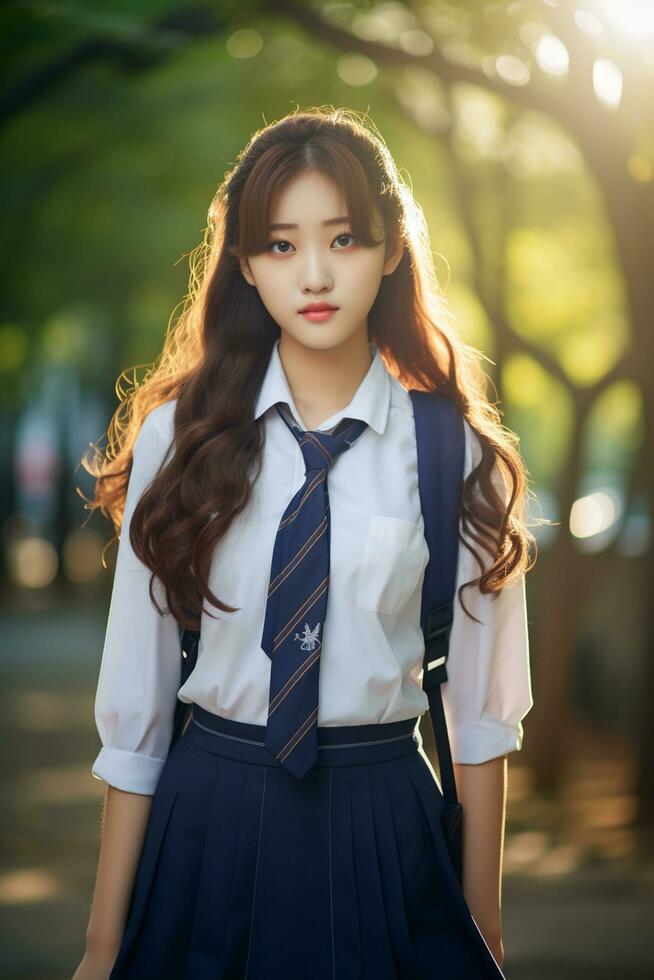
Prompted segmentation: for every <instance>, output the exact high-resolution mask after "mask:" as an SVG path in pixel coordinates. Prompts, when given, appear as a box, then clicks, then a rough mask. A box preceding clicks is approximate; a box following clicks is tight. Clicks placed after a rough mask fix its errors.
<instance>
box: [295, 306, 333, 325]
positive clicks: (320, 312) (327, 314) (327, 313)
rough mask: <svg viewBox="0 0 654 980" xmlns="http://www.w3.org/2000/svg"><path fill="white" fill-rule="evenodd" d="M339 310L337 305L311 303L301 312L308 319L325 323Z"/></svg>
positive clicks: (312, 321)
mask: <svg viewBox="0 0 654 980" xmlns="http://www.w3.org/2000/svg"><path fill="white" fill-rule="evenodd" d="M337 310H338V307H337V306H330V304H329V303H310V304H309V305H308V306H305V308H304V309H303V310H300V313H301V314H302V316H303V317H304V318H305V319H306V320H310V321H311V323H324V322H325V321H326V320H329V319H330V318H331V317H332V316H333V315H334V313H336V311H337Z"/></svg>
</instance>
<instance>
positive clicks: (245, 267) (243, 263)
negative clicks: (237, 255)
mask: <svg viewBox="0 0 654 980" xmlns="http://www.w3.org/2000/svg"><path fill="white" fill-rule="evenodd" d="M239 265H240V267H241V272H242V273H243V278H244V279H245V280H246V282H248V283H249V284H250V285H251V286H254V285H255V281H254V276H253V275H252V270H251V269H250V263H249V262H248V260H247V258H245V259H239Z"/></svg>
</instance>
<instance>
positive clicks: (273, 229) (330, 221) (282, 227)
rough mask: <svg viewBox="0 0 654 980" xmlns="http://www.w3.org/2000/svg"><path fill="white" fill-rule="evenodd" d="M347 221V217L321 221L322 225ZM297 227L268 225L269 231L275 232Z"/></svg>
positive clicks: (340, 223)
mask: <svg viewBox="0 0 654 980" xmlns="http://www.w3.org/2000/svg"><path fill="white" fill-rule="evenodd" d="M349 220H350V219H349V217H348V216H347V215H345V217H341V218H328V219H327V221H323V225H342V224H344V223H345V222H348V221H349ZM297 227H298V226H297V225H290V224H281V223H279V222H278V223H277V224H272V225H268V229H269V231H276V230H279V231H281V230H282V229H284V230H286V229H289V228H297Z"/></svg>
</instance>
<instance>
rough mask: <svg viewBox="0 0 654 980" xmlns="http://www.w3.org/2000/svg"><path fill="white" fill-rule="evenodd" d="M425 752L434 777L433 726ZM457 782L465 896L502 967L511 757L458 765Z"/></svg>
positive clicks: (425, 729) (426, 731)
mask: <svg viewBox="0 0 654 980" xmlns="http://www.w3.org/2000/svg"><path fill="white" fill-rule="evenodd" d="M421 736H422V740H423V751H424V753H425V755H426V757H427V759H428V761H429V763H430V765H431V767H432V769H433V770H434V772H436V773H438V772H439V765H438V754H437V752H436V744H435V741H434V733H433V728H432V725H431V722H430V723H429V724H426V725H424V726H421ZM454 778H455V780H456V790H457V796H458V797H459V801H460V802H461V803H462V805H463V893H464V896H465V900H466V902H467V904H468V907H469V909H470V911H471V913H472V915H473V917H474V919H475V921H476V923H477V925H478V926H479V929H480V931H481V933H482V935H483V937H484V939H485V940H486V942H487V943H488V945H489V946H490V949H491V952H492V954H493V956H494V957H495V959H496V960H497V962H498V964H499V965H500V967H501V966H503V964H504V946H503V943H502V858H503V850H504V828H505V817H506V790H507V757H506V755H503V756H500V757H498V758H495V759H489V760H488V761H487V762H483V763H479V764H478V765H467V764H464V763H462V764H457V763H456V762H455V763H454Z"/></svg>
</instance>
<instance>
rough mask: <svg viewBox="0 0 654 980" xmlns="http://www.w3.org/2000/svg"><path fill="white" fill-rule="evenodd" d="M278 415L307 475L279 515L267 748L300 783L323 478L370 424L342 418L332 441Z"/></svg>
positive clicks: (306, 750)
mask: <svg viewBox="0 0 654 980" xmlns="http://www.w3.org/2000/svg"><path fill="white" fill-rule="evenodd" d="M275 408H276V409H277V412H278V413H279V415H280V416H281V418H282V419H283V421H284V423H285V424H286V426H287V427H288V428H289V429H290V431H291V432H292V433H293V436H294V437H295V439H296V440H297V442H298V445H299V447H300V449H301V451H302V456H303V459H304V464H305V471H306V472H305V480H304V483H303V485H302V486H301V487H300V489H299V490H298V492H297V493H296V494H295V495H294V496H293V498H292V499H291V500H290V501H289V503H288V505H287V507H286V510H285V511H284V513H283V515H282V518H281V520H280V522H279V527H278V529H277V535H276V537H275V544H274V548H273V555H272V563H271V568H270V582H269V585H268V598H267V602H266V615H265V620H264V626H263V635H262V637H261V648H262V650H263V651H264V652H265V653H266V654H267V655H268V656H269V657H270V660H271V664H270V691H269V697H268V720H267V724H266V738H265V743H266V748H267V749H268V751H269V752H271V753H272V754H273V755H274V757H275V758H276V759H277V760H278V761H279V762H280V763H281V764H282V765H283V766H285V767H286V768H287V769H288V771H289V772H291V773H292V774H293V775H294V776H295V777H296V778H298V779H301V778H302V777H303V776H304V775H305V773H306V772H308V770H309V769H311V767H312V766H313V765H314V764H315V762H316V759H317V755H318V751H317V742H318V739H317V727H318V688H319V684H318V679H319V673H320V655H321V650H322V646H323V641H324V623H325V616H326V612H327V594H328V589H329V567H330V555H329V548H330V508H329V491H328V488H327V474H328V471H329V469H330V467H331V466H332V465H333V464H334V462H335V461H336V459H337V457H338V456H339V455H340V454H341V453H342V452H345V451H346V450H347V449H349V448H350V447H351V446H352V445H353V444H354V442H356V440H357V439H358V438H359V436H360V435H361V434H362V433H363V432H364V431H365V429H366V428H367V427H368V423H367V422H364V421H363V420H361V419H348V418H345V419H343V420H342V421H341V422H340V423H339V424H338V425H337V426H336V428H335V429H334V431H333V432H332V433H331V434H330V433H327V432H319V431H307V432H303V431H302V430H301V429H298V428H297V426H295V425H293V424H292V423H291V422H289V421H288V419H287V418H286V416H285V415H284V413H283V412H282V411H281V410H280V406H279V405H276V406H275ZM321 633H322V636H321ZM300 652H301V653H302V655H300ZM304 654H306V655H304Z"/></svg>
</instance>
